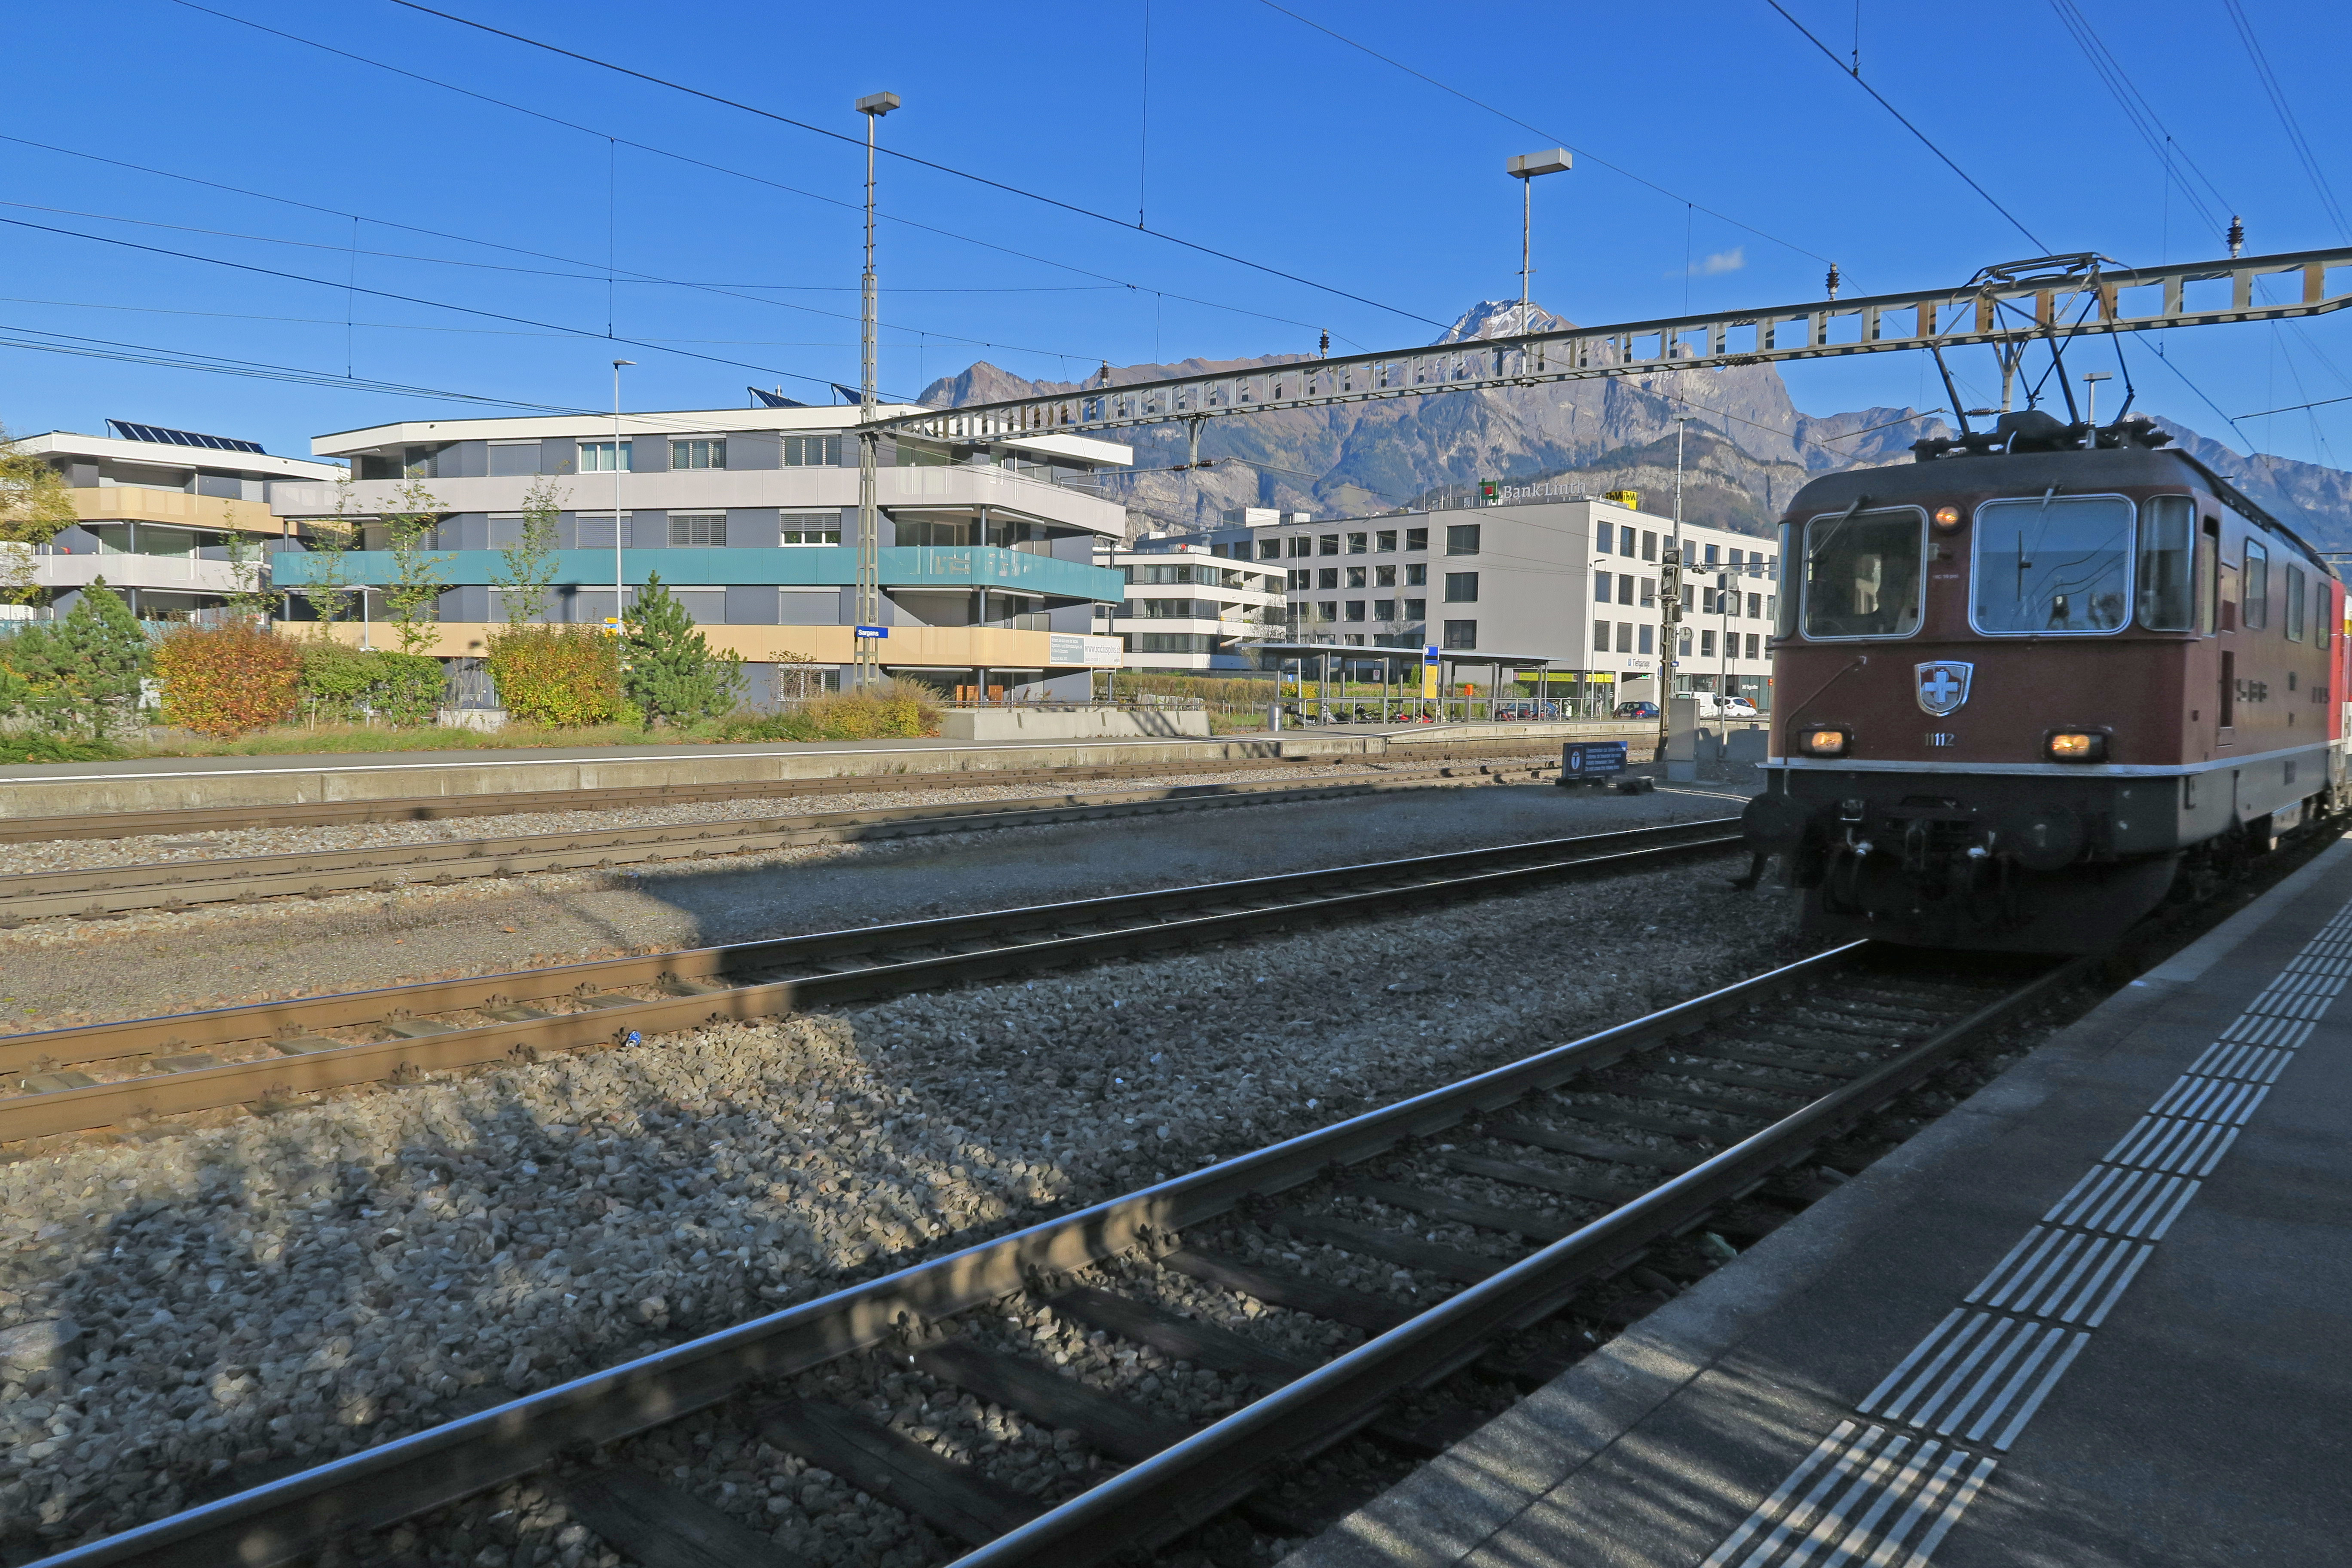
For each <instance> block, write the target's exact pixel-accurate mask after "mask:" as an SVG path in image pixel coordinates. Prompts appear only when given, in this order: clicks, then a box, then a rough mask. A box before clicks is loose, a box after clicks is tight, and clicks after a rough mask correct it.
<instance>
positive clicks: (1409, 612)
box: [1404, 599, 1429, 621]
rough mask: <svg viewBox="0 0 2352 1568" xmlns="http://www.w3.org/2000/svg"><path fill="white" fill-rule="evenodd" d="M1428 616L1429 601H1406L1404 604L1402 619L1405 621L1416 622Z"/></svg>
mask: <svg viewBox="0 0 2352 1568" xmlns="http://www.w3.org/2000/svg"><path fill="white" fill-rule="evenodd" d="M1428 614H1429V601H1428V600H1427V599H1407V600H1406V601H1405V602H1404V618H1405V619H1406V620H1408V621H1418V620H1421V619H1423V617H1425V616H1427V615H1428Z"/></svg>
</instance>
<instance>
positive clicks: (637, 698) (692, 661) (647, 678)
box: [621, 573, 743, 724]
mask: <svg viewBox="0 0 2352 1568" xmlns="http://www.w3.org/2000/svg"><path fill="white" fill-rule="evenodd" d="M621 689H622V690H623V691H624V692H625V694H626V695H627V697H628V699H629V700H630V701H632V702H634V703H635V704H636V705H637V707H638V708H639V709H641V710H644V712H645V716H646V722H647V723H673V724H676V723H687V724H690V723H692V722H694V721H696V720H697V719H712V718H716V717H718V716H719V714H721V713H725V712H727V711H729V710H731V709H732V708H733V707H734V706H735V701H736V699H737V697H738V696H739V695H740V693H741V691H742V689H743V658H742V656H741V655H740V654H737V653H731V652H730V653H725V654H714V653H712V652H711V651H710V645H709V643H707V642H705V641H704V640H703V637H702V634H701V633H700V632H699V631H698V630H696V629H695V625H694V617H693V616H689V615H688V614H687V613H686V606H685V605H681V604H679V603H678V602H677V599H676V598H674V597H672V596H671V595H670V591H669V590H668V589H667V588H665V587H663V586H662V580H661V575H660V574H658V573H648V574H646V585H645V588H644V590H643V591H642V592H641V593H639V594H638V595H637V602H636V603H635V605H631V606H630V607H629V609H628V612H627V613H626V614H625V615H624V616H622V617H621Z"/></svg>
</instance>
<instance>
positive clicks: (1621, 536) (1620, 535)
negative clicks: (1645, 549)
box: [1617, 523, 1633, 557]
mask: <svg viewBox="0 0 2352 1568" xmlns="http://www.w3.org/2000/svg"><path fill="white" fill-rule="evenodd" d="M1617 553H1618V554H1620V555H1623V556H1627V557H1631V556H1632V555H1633V525H1632V524H1631V523H1628V524H1626V525H1625V526H1624V527H1623V528H1621V529H1619V530H1618V531H1617Z"/></svg>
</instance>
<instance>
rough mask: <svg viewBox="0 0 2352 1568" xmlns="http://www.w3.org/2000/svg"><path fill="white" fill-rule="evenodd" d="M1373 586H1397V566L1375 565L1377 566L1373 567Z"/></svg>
mask: <svg viewBox="0 0 2352 1568" xmlns="http://www.w3.org/2000/svg"><path fill="white" fill-rule="evenodd" d="M1372 586H1373V587H1375V588H1393V587H1395V586H1396V568H1395V567H1393V566H1375V567H1373V568H1372Z"/></svg>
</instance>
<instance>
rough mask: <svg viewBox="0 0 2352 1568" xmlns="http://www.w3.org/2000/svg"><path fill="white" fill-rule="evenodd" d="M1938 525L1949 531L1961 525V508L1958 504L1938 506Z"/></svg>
mask: <svg viewBox="0 0 2352 1568" xmlns="http://www.w3.org/2000/svg"><path fill="white" fill-rule="evenodd" d="M1936 526H1937V528H1940V529H1942V530H1944V531H1946V532H1947V533H1948V532H1950V531H1952V530H1953V529H1956V528H1958V527H1959V526H1960V509H1959V508H1958V507H1956V506H1939V507H1937V509H1936Z"/></svg>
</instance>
